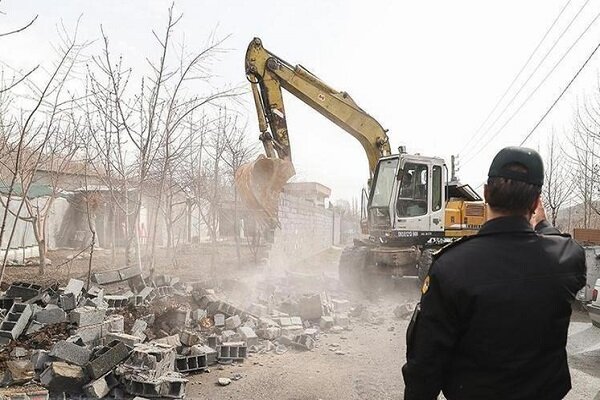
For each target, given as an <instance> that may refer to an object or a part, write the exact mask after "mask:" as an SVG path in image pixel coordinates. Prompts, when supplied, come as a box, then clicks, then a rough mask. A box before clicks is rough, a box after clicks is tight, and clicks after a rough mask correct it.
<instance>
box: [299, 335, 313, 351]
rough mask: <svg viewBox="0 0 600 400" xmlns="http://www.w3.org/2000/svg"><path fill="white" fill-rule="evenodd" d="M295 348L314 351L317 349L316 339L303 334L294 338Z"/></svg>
mask: <svg viewBox="0 0 600 400" xmlns="http://www.w3.org/2000/svg"><path fill="white" fill-rule="evenodd" d="M294 346H295V347H298V348H301V349H304V350H312V349H313V348H314V347H315V339H314V338H313V337H312V336H310V335H307V334H304V333H303V334H301V335H297V336H296V337H295V338H294Z"/></svg>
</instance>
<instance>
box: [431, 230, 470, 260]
mask: <svg viewBox="0 0 600 400" xmlns="http://www.w3.org/2000/svg"><path fill="white" fill-rule="evenodd" d="M476 236H477V235H471V236H463V237H461V238H460V239H457V240H455V241H453V242H450V243H448V244H447V245H445V246H444V247H442V248H441V249H439V250H438V251H436V252H435V253H433V259H434V260H435V259H438V258H439V257H440V256H441V255H442V254H444V253H445V252H447V251H448V250H450V249H451V248H453V247H456V246H458V245H459V244H461V243H464V242H467V241H469V240H471V239H473V238H474V237H476Z"/></svg>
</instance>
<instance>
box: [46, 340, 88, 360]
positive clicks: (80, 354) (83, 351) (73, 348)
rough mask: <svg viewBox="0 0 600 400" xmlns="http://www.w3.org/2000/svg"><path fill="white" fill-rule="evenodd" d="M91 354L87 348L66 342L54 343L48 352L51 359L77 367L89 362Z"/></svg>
mask: <svg viewBox="0 0 600 400" xmlns="http://www.w3.org/2000/svg"><path fill="white" fill-rule="evenodd" d="M91 354H92V353H91V351H90V350H88V349H87V348H85V347H81V346H78V345H76V344H75V343H70V342H67V341H66V340H61V341H59V342H56V343H55V344H54V346H52V349H51V350H50V356H51V357H54V358H58V359H60V360H63V361H67V362H69V363H71V364H75V365H79V366H83V365H85V364H86V363H87V362H88V361H89V360H90V356H91Z"/></svg>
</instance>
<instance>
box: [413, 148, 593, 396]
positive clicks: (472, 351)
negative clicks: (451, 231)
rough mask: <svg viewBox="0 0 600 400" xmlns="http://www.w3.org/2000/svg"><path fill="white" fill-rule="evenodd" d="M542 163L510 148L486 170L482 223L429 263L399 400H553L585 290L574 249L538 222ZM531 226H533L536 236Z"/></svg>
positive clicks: (564, 389) (564, 384)
mask: <svg viewBox="0 0 600 400" xmlns="http://www.w3.org/2000/svg"><path fill="white" fill-rule="evenodd" d="M543 180H544V171H543V163H542V159H541V157H540V156H539V154H538V153H537V152H535V151H534V150H530V149H526V148H521V147H508V148H505V149H503V150H501V151H500V152H499V153H498V154H497V155H496V157H495V158H494V160H493V161H492V165H491V166H490V170H489V173H488V182H487V185H486V186H485V189H484V196H485V200H486V203H487V206H488V221H487V222H486V223H485V224H484V225H483V227H482V228H481V230H480V231H479V233H478V234H477V235H475V236H472V237H469V238H465V239H462V240H459V241H457V242H455V243H453V244H451V245H449V246H447V247H445V248H444V249H442V250H441V251H440V252H438V254H437V255H436V256H435V257H434V262H433V264H432V266H431V269H430V271H429V275H428V276H427V277H426V278H425V281H424V283H423V287H422V297H421V303H420V309H419V308H417V311H416V312H415V314H414V315H413V319H412V320H411V322H410V325H409V328H408V332H407V355H406V358H407V362H406V365H404V367H403V368H402V373H403V375H404V381H405V384H406V389H405V397H404V398H405V400H434V399H436V398H437V396H438V394H439V392H440V390H442V391H443V393H444V395H445V396H446V398H447V399H448V400H467V399H468V400H471V399H481V400H511V399H514V400H517V399H518V400H529V399H531V400H554V399H556V400H558V399H562V398H563V397H564V396H565V395H566V394H567V393H568V392H569V390H570V389H571V378H570V375H569V367H568V365H567V354H566V350H565V345H566V341H567V329H568V326H569V319H570V316H571V301H572V300H573V299H574V297H575V295H576V293H577V291H579V290H580V289H581V288H582V287H583V285H584V284H585V258H584V252H583V249H582V248H581V246H579V245H578V244H577V243H576V242H575V241H574V240H572V239H571V238H570V237H569V236H568V235H561V234H560V232H558V230H556V229H555V228H553V227H552V226H550V224H548V222H547V221H546V220H545V214H544V211H543V207H542V205H541V200H540V193H541V188H542V185H543ZM531 223H533V224H534V228H533V227H532V225H531Z"/></svg>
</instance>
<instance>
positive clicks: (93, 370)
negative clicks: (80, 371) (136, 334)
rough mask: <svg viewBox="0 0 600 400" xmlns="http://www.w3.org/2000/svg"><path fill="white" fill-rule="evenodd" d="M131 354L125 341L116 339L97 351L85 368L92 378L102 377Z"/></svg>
mask: <svg viewBox="0 0 600 400" xmlns="http://www.w3.org/2000/svg"><path fill="white" fill-rule="evenodd" d="M129 354H130V351H129V349H128V348H127V346H126V345H125V343H123V342H120V341H118V340H114V341H112V342H109V343H108V344H107V345H106V346H102V347H101V348H100V349H98V350H97V351H95V352H94V353H93V355H92V357H91V359H90V361H89V362H88V363H87V364H86V366H85V369H86V371H87V373H88V374H89V376H90V377H92V379H97V378H100V377H101V376H103V375H105V374H106V373H108V372H109V371H111V370H112V369H113V368H114V367H116V366H117V365H118V364H119V363H121V362H122V361H123V360H125V359H126V358H127V357H129Z"/></svg>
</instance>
